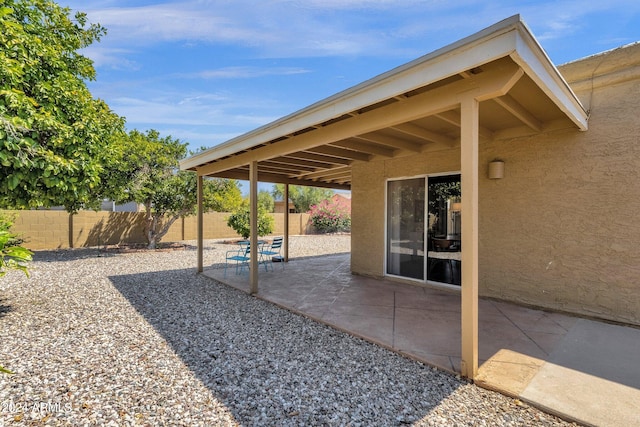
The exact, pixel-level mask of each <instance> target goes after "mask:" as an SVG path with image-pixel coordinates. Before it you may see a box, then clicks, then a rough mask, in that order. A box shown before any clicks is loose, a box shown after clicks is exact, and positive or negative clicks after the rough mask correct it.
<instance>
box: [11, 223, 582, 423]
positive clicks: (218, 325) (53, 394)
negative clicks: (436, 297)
mask: <svg viewBox="0 0 640 427" xmlns="http://www.w3.org/2000/svg"><path fill="white" fill-rule="evenodd" d="M187 243H193V242H187ZM304 248H311V249H308V250H312V251H313V255H316V256H317V254H319V253H335V252H344V251H348V250H349V236H340V235H338V236H329V237H326V236H323V237H319V236H304V237H302V236H301V237H292V241H291V252H290V253H291V256H292V257H297V256H306V255H312V254H310V253H309V254H307V253H305V252H304V250H303V249H304ZM227 249H229V247H228V245H224V244H221V243H220V242H207V248H206V250H205V262H206V263H207V264H220V263H221V262H222V259H223V258H222V257H223V254H224V252H225V251H226V250H227ZM195 265H196V251H195V250H194V249H193V248H191V247H189V248H187V249H185V250H174V251H155V252H133V253H117V252H115V251H107V252H105V251H100V250H97V249H81V250H61V251H51V252H38V253H37V254H36V256H35V261H34V262H33V264H32V266H31V272H32V275H31V278H30V279H26V278H24V277H23V276H22V275H20V274H18V272H10V273H9V274H7V275H6V276H5V277H4V278H2V279H0V364H2V365H4V366H5V367H7V368H10V369H11V370H13V371H14V372H15V374H14V375H0V405H1V406H0V426H5V425H6V426H13V425H47V426H48V425H69V426H85V425H86V426H92V425H101V426H102V425H107V426H128V425H150V426H154V425H167V426H175V425H184V426H217V425H221V426H237V425H242V426H272V425H274V426H342V425H344V426H347V425H348V426H394V425H416V426H456V425H457V426H467V425H475V426H500V425H505V426H524V425H527V426H528V425H546V426H560V425H569V424H567V423H565V422H563V421H562V420H560V419H558V418H555V417H553V416H551V415H547V414H545V413H543V412H540V411H538V410H537V409H534V408H531V407H529V406H527V405H525V404H523V403H521V402H519V401H517V400H514V399H509V398H507V397H504V396H502V395H500V394H497V393H493V392H490V391H487V390H483V389H481V388H478V387H476V386H474V385H472V384H469V383H467V382H465V381H464V380H462V379H460V378H458V377H456V376H455V375H451V374H448V373H445V372H442V371H439V370H437V369H434V368H431V367H429V366H426V365H423V364H421V363H418V362H415V361H412V360H409V359H406V358H404V357H401V356H399V355H397V354H394V353H392V352H390V351H388V350H385V349H382V348H380V347H377V346H375V345H373V344H370V343H368V342H365V341H363V340H361V339H358V338H354V337H351V336H349V335H347V334H344V333H342V332H339V331H336V330H334V329H332V328H330V327H327V326H324V325H321V324H319V323H316V322H314V321H311V320H309V319H307V318H304V317H302V316H298V315H295V314H292V313H290V312H288V311H286V310H283V309H280V308H278V307H276V306H274V305H271V304H269V303H267V302H265V301H262V300H259V299H257V298H253V297H251V296H249V295H247V294H244V293H242V292H240V291H237V290H235V289H232V288H230V287H227V286H225V285H221V284H219V283H217V282H215V281H212V280H211V279H208V278H206V277H202V276H200V275H198V274H196V271H195Z"/></svg>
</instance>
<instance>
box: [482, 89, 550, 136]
mask: <svg viewBox="0 0 640 427" xmlns="http://www.w3.org/2000/svg"><path fill="white" fill-rule="evenodd" d="M493 100H494V101H495V103H496V104H498V105H500V106H501V107H502V108H504V109H505V110H507V111H508V112H510V113H511V114H513V115H514V116H515V117H516V118H517V119H518V120H520V121H521V122H522V123H524V124H525V125H527V126H529V127H530V128H531V129H533V130H535V131H536V132H540V131H541V130H542V123H540V120H538V119H536V118H535V116H534V115H533V114H531V113H530V112H529V111H527V109H526V108H524V107H523V106H522V104H520V103H519V102H518V101H516V100H515V99H513V97H512V96H511V95H509V94H507V95H504V96H500V97H498V98H494V99H493Z"/></svg>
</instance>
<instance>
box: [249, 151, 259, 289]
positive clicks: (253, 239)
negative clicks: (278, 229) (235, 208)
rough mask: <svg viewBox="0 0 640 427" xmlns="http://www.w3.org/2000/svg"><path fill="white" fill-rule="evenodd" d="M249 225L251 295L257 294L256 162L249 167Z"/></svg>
mask: <svg viewBox="0 0 640 427" xmlns="http://www.w3.org/2000/svg"><path fill="white" fill-rule="evenodd" d="M249 205H250V210H249V224H250V228H251V235H250V237H249V244H250V245H251V252H250V260H249V288H250V291H249V292H250V293H251V294H256V293H258V162H257V161H252V162H251V163H250V165H249Z"/></svg>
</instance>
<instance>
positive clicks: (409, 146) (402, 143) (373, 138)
mask: <svg viewBox="0 0 640 427" xmlns="http://www.w3.org/2000/svg"><path fill="white" fill-rule="evenodd" d="M354 138H355V139H359V140H362V141H368V142H374V143H376V144H382V145H386V146H388V147H393V148H395V149H398V150H407V151H413V152H414V153H419V152H421V151H422V148H423V147H424V146H423V145H422V144H419V143H415V142H411V141H407V140H405V139H400V138H394V137H391V136H387V135H375V134H367V135H358V136H356V137H354Z"/></svg>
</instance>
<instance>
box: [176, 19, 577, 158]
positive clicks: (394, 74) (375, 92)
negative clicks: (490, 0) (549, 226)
mask: <svg viewBox="0 0 640 427" xmlns="http://www.w3.org/2000/svg"><path fill="white" fill-rule="evenodd" d="M523 31H524V33H525V37H524V39H527V40H528V39H531V40H530V41H528V42H525V43H523V42H522V39H523V37H521V36H520V33H521V32H523ZM529 43H533V44H534V45H535V46H537V47H538V49H537V50H539V51H540V52H541V53H542V55H544V59H545V60H546V62H547V63H548V64H545V63H544V62H545V61H544V60H540V58H539V57H538V56H537V55H535V54H529V53H527V52H529V51H530V50H531V49H530V47H529ZM518 45H522V47H521V48H520V49H521V50H523V51H524V54H520V55H519V54H518V53H516V52H517V50H518ZM509 55H511V56H512V57H514V59H518V60H521V61H520V62H518V64H519V65H521V66H523V68H524V69H525V70H529V71H530V73H529V74H532V77H534V76H537V73H536V71H540V70H545V71H547V72H544V73H542V74H543V75H547V74H551V75H554V74H555V75H556V77H557V78H558V79H560V80H561V81H562V82H563V83H564V86H565V91H568V94H564V96H563V97H561V96H555V95H553V94H554V93H555V92H560V93H562V92H563V91H562V90H552V91H550V92H551V93H550V94H549V96H552V95H553V96H552V99H554V101H555V102H556V103H558V102H560V103H559V104H558V105H559V106H560V107H561V108H563V107H562V105H564V104H563V103H562V102H561V101H562V100H565V99H566V100H569V98H573V103H577V105H578V106H579V107H581V106H580V103H579V101H577V98H575V95H573V93H572V92H571V90H570V89H569V87H568V85H567V84H566V82H564V80H563V79H562V76H561V75H560V74H559V72H558V71H557V70H556V69H555V67H554V66H553V65H552V64H551V62H550V60H549V59H548V58H547V57H546V54H544V51H543V50H542V48H541V47H540V46H539V44H537V42H536V41H535V39H534V38H533V36H531V34H530V32H529V31H528V29H527V28H526V26H524V24H523V22H522V20H521V19H520V16H519V15H514V16H512V17H510V18H507V19H505V20H503V21H500V22H498V23H497V24H494V25H492V26H490V27H488V28H486V29H484V30H482V31H480V32H478V33H475V34H473V35H471V36H469V37H466V38H464V39H461V40H459V41H457V42H455V43H453V44H450V45H448V46H445V47H443V48H441V49H438V50H436V51H434V52H431V53H429V54H427V55H424V56H422V57H420V58H418V59H415V60H413V61H411V62H408V63H406V64H404V65H401V66H400V67H397V68H394V69H393V70H390V71H388V72H386V73H383V74H381V75H379V76H377V77H374V78H372V79H370V80H367V81H365V82H363V83H360V84H359V85H356V86H354V87H352V88H350V89H347V90H344V91H342V92H339V93H337V94H335V95H333V96H330V97H328V98H326V99H324V100H322V101H319V102H317V103H315V104H312V105H310V106H308V107H306V108H303V109H302V110H299V111H297V112H295V113H293V114H290V115H288V116H285V117H283V118H281V119H278V120H276V121H274V122H271V123H269V124H267V125H264V126H262V127H259V128H257V129H255V130H253V131H250V132H248V133H245V134H243V135H240V136H238V137H236V138H233V139H231V140H229V141H226V142H224V143H222V144H220V145H217V146H215V147H212V148H210V149H209V150H207V151H204V152H203V153H200V154H197V155H195V156H193V157H190V158H188V159H185V160H182V161H181V162H180V168H181V169H191V168H196V167H198V166H201V165H203V164H206V163H210V162H212V161H215V160H218V159H221V158H223V157H226V156H230V155H233V154H235V153H238V152H240V151H244V150H248V149H251V148H253V147H255V146H257V145H260V144H263V143H265V142H267V141H270V140H273V139H276V138H279V137H282V136H285V135H289V134H291V133H294V132H296V131H299V130H302V129H305V128H308V127H310V126H315V125H318V124H320V123H323V122H326V121H327V120H331V119H334V118H337V117H340V116H342V115H344V114H347V113H350V112H352V111H355V110H358V109H361V108H364V107H367V106H369V105H373V104H375V103H377V102H380V101H383V100H386V99H389V98H391V97H394V96H397V95H401V94H403V93H405V92H408V91H411V90H414V89H417V88H420V87H422V86H426V85H428V84H431V83H434V82H436V81H439V80H442V79H444V78H447V77H450V76H452V75H455V74H458V73H460V72H463V71H466V70H469V69H472V68H475V67H478V66H480V65H482V64H486V63H488V62H491V61H493V60H496V59H499V58H502V57H505V56H509ZM528 57H531V58H532V59H535V60H536V64H535V66H533V67H529V66H527V64H526V61H525V60H526V59H528ZM521 62H524V64H523V63H521ZM525 66H526V68H525ZM549 69H550V70H551V73H549V72H548V70H549ZM534 80H536V79H535V78H534ZM546 80H549V79H539V78H538V79H537V80H536V82H537V83H538V84H544V83H545V82H546ZM551 82H553V79H551V81H549V83H551ZM556 86H558V84H554V85H552V86H551V87H554V88H555V87H556ZM545 87H546V85H545ZM546 91H547V92H549V91H548V90H546ZM573 109H575V108H573ZM573 109H571V108H569V109H568V110H569V112H567V114H570V111H572V110H573ZM563 111H565V109H564V108H563ZM571 117H572V119H573V118H574V117H579V115H578V114H571ZM574 121H575V119H574ZM578 126H579V127H581V126H580V125H578Z"/></svg>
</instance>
